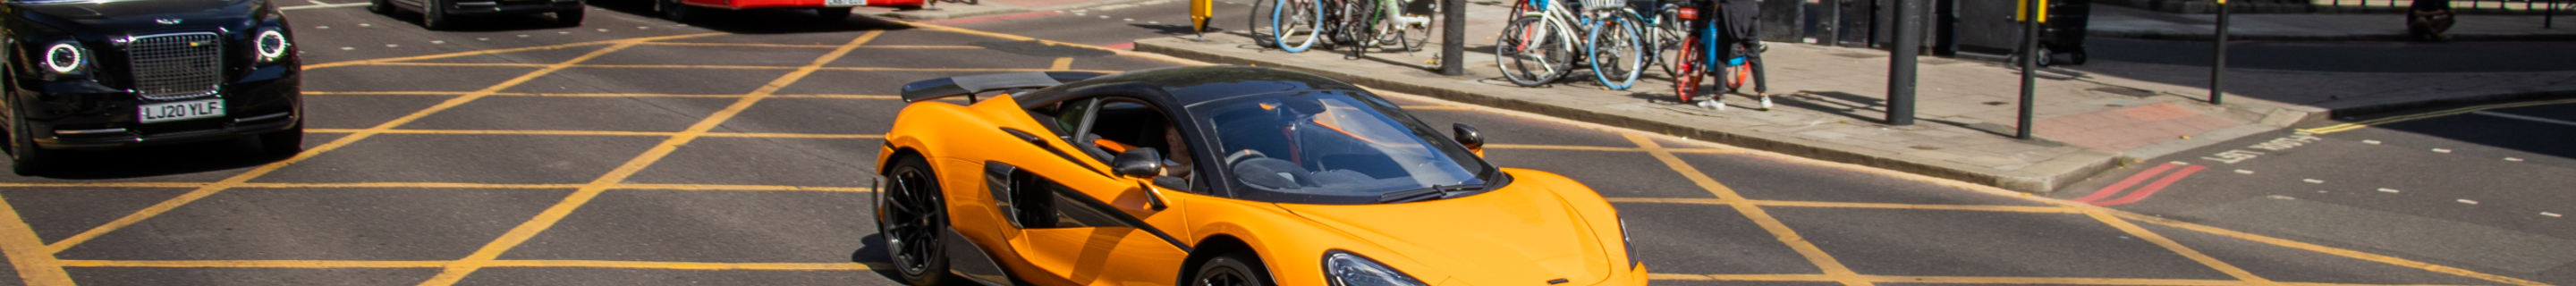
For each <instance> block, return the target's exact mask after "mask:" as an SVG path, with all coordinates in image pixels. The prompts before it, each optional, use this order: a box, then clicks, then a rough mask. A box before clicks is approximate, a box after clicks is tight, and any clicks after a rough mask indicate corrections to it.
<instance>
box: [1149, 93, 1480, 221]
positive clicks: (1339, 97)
mask: <svg viewBox="0 0 2576 286" xmlns="http://www.w3.org/2000/svg"><path fill="white" fill-rule="evenodd" d="M1354 93H1357V92H1353V91H1299V92H1281V93H1271V94H1264V95H1251V96H1241V97H1235V98H1229V99H1223V100H1218V101H1213V102H1206V103H1201V104H1196V105H1193V106H1191V107H1190V109H1191V111H1192V113H1196V114H1208V115H1211V116H1206V117H1203V118H1206V120H1207V121H1208V122H1206V125H1205V126H1212V127H1213V128H1214V129H1215V130H1214V131H1215V132H1213V134H1215V135H1216V138H1215V139H1216V140H1215V141H1216V142H1214V143H1215V146H1216V147H1217V148H1214V149H1212V150H1211V151H1213V152H1211V153H1216V154H1217V156H1219V157H1218V158H1222V159H1221V160H1222V161H1218V162H1222V163H1223V164H1224V165H1220V166H1222V167H1221V168H1224V169H1223V170H1226V171H1229V172H1228V173H1230V174H1232V176H1231V177H1232V179H1231V180H1228V181H1232V182H1229V183H1228V184H1229V185H1233V186H1236V187H1237V188H1236V189H1251V190H1257V191H1256V192H1240V191H1239V192H1237V193H1238V195H1239V196H1247V198H1246V199H1255V200H1264V197H1268V199H1267V200H1269V201H1296V202H1313V203H1368V202H1374V201H1377V199H1378V198H1379V196H1381V195H1385V194H1387V193H1393V192H1400V191H1408V190H1421V189H1442V188H1444V187H1456V186H1482V185H1484V184H1485V182H1486V181H1487V179H1490V178H1487V177H1484V175H1487V174H1488V173H1494V172H1490V169H1492V168H1491V167H1490V166H1487V165H1486V164H1485V163H1484V162H1483V161H1481V160H1478V159H1477V158H1476V157H1475V155H1474V154H1473V153H1469V152H1468V151H1467V150H1466V148H1465V147H1461V146H1459V145H1458V144H1457V143H1455V142H1451V141H1449V140H1446V139H1447V138H1448V136H1444V135H1442V134H1440V133H1439V132H1435V131H1432V129H1430V128H1428V127H1425V126H1423V124H1422V123H1421V122H1419V121H1416V120H1415V119H1414V118H1413V117H1411V116H1403V115H1402V114H1403V113H1401V111H1400V110H1398V109H1396V108H1395V106H1394V105H1392V104H1388V103H1386V102H1385V101H1383V100H1379V99H1377V98H1375V96H1370V95H1366V94H1356V95H1355V94H1354ZM1389 114H1396V116H1389Z"/></svg>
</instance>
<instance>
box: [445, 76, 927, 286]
mask: <svg viewBox="0 0 2576 286" xmlns="http://www.w3.org/2000/svg"><path fill="white" fill-rule="evenodd" d="M884 34H885V31H884V30H877V31H868V33H866V34H861V35H859V37H858V38H857V39H852V40H850V42H849V43H848V44H842V45H841V47H840V48H839V49H834V50H832V52H831V53H828V54H824V55H823V57H821V58H817V59H814V62H813V63H811V64H806V65H805V67H803V68H799V69H797V70H796V71H795V72H790V73H787V75H784V76H780V77H778V79H776V80H771V81H770V82H769V84H767V85H762V86H761V87H760V89H759V90H754V91H752V92H751V94H749V95H747V96H744V97H743V98H742V100H739V101H735V102H734V104H733V105H731V106H726V107H725V109H724V110H718V111H716V113H715V114H714V115H709V116H707V118H706V119H704V120H700V121H698V123H697V124H696V125H691V126H689V129H688V130H687V131H681V132H680V133H679V134H676V135H674V136H671V138H670V139H667V140H663V141H662V144H660V145H655V146H653V149H651V150H646V151H644V154H643V155H637V156H636V157H635V158H634V159H632V160H629V161H627V162H626V164H624V165H620V166H617V169H615V170H610V171H609V172H608V174H607V175H603V176H600V177H599V179H597V180H592V181H591V182H590V184H589V185H587V186H583V187H582V188H581V189H580V190H577V191H574V192H573V193H572V195H571V196H568V197H565V198H564V200H563V201H562V202H559V203H556V204H555V205H554V206H553V207H548V208H546V210H545V211H543V212H539V213H537V217H536V218H533V219H529V220H528V221H527V222H525V223H521V224H519V226H518V227H514V228H511V229H510V232H508V233H505V234H502V235H501V237H500V238H499V239H495V240H493V241H492V242H491V243H490V244H485V245H483V248H482V249H480V250H476V251H474V254H472V255H467V256H466V257H465V259H461V260H458V261H457V262H456V263H455V264H451V265H449V266H447V267H446V270H445V271H441V272H439V273H438V276H435V277H430V278H429V281H422V282H421V283H420V285H423V286H444V285H454V284H456V282H457V281H459V280H464V279H465V276H466V275H471V274H473V273H474V271H475V270H480V269H482V268H483V267H484V265H486V264H490V263H492V262H493V261H494V260H496V259H498V258H500V257H501V253H503V252H507V251H509V250H510V249H511V248H515V247H518V246H519V244H520V243H526V242H527V241H528V239H531V238H535V237H536V235H537V233H540V232H544V231H545V230H546V229H548V228H553V227H554V224H555V223H557V222H561V221H563V218H564V217H566V216H571V215H572V211H573V210H575V209H579V208H581V206H582V205H584V204H588V203H590V200H591V199H593V198H598V197H599V194H600V193H602V192H606V191H608V189H609V187H612V186H615V185H617V184H618V183H619V182H624V181H626V178H627V177H628V176H632V175H634V174H635V173H637V172H642V171H644V168H645V167H647V166H652V165H653V163H654V162H656V161H660V160H661V159H662V158H663V157H664V156H668V155H670V154H671V152H672V151H676V150H678V149H679V148H680V146H681V145H687V144H688V143H689V141H692V140H696V139H697V137H698V136H700V135H702V134H706V133H707V131H708V130H713V129H715V128H716V126H717V125H721V124H723V123H724V122H725V120H730V119H732V118H733V116H734V115H737V114H740V113H742V111H743V110H744V109H750V108H751V105H752V104H754V103H759V102H760V100H761V99H762V98H765V97H768V96H769V94H770V93H774V92H777V91H778V89H780V88H785V87H787V86H788V85H791V84H795V83H796V81H798V80H803V79H804V78H805V76H806V75H811V74H814V71H816V70H819V69H820V68H822V67H823V65H824V64H828V63H831V62H832V61H833V60H838V59H840V58H841V56H843V55H848V54H849V53H850V50H852V49H856V48H858V46H859V45H862V44H866V43H867V42H868V41H870V40H874V39H876V38H877V36H879V35H884Z"/></svg>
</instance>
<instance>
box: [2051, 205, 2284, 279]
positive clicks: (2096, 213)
mask: <svg viewBox="0 0 2576 286" xmlns="http://www.w3.org/2000/svg"><path fill="white" fill-rule="evenodd" d="M2084 215H2085V216H2090V217H2093V220H2099V221H2102V224H2107V225H2111V227H2112V228H2118V229H2120V232H2126V233H2129V236H2135V237H2137V238H2138V239H2142V240H2146V241H2147V242H2149V243H2155V244H2156V246H2162V247H2164V248H2165V250H2168V251H2173V253H2174V254H2179V255H2182V257H2184V258H2190V259H2191V261H2194V262H2200V265H2203V266H2209V268H2210V269H2215V270H2218V272H2219V273H2227V276H2228V277H2236V280H2244V281H2245V283H2246V284H2249V285H2274V284H2273V283H2272V280H2271V279H2263V276H2258V275H2254V272H2247V271H2245V269H2244V268H2237V267H2236V265H2232V264H2228V263H2227V262H2226V261H2219V260H2218V258H2216V257H2209V254H2204V253H2200V251H2199V250H2193V249H2191V247H2189V246H2183V245H2182V243H2180V242H2174V241H2173V239H2169V238H2165V236H2164V235H2161V234H2156V232H2153V231H2147V229H2146V228H2143V227H2138V225H2137V224H2133V223H2129V221H2127V220H2121V219H2120V218H2118V217H2112V216H2111V214H2110V213H2107V212H2103V211H2101V210H2099V209H2096V210H2091V211H2086V212H2084Z"/></svg>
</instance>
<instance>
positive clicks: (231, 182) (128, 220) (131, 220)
mask: <svg viewBox="0 0 2576 286" xmlns="http://www.w3.org/2000/svg"><path fill="white" fill-rule="evenodd" d="M710 35H711V34H710ZM656 38H665V37H656ZM636 41H638V40H628V41H625V42H618V43H617V44H614V45H610V46H608V47H605V48H600V49H599V50H596V51H591V52H590V53H588V54H583V55H581V56H580V57H576V58H573V59H572V60H567V61H565V62H563V63H557V64H555V66H551V67H547V68H545V69H539V70H537V71H533V72H528V73H527V74H523V75H519V77H518V78H513V79H510V80H509V81H503V82H501V83H500V84H496V85H492V86H489V87H485V88H483V90H480V91H475V92H474V93H469V94H466V95H464V96H458V97H456V98H451V99H448V100H447V101H444V102H440V103H439V104H438V105H432V106H430V107H429V108H425V109H421V110H420V111H415V112H412V113H411V114H407V115H403V117H400V118H394V120H390V121H385V123H381V124H377V125H376V126H375V127H372V128H368V129H367V130H364V131H361V132H357V133H354V134H350V135H349V136H343V137H340V138H339V139H335V140H331V142H330V143H323V144H322V145H321V146H315V147H313V148H312V149H307V150H304V152H302V153H297V154H296V155H295V157H291V158H287V159H286V160H281V161H277V162H272V163H268V164H267V165H260V166H259V168H255V169H251V170H250V171H248V172H243V173H241V174H237V175H233V176H232V177H229V178H225V179H224V180H223V181H218V182H215V183H213V184H207V185H205V186H203V187H198V188H197V189H196V190H194V191H189V192H188V193H186V194H180V195H179V196H178V197H173V198H170V199H169V200H164V201H161V203H159V204H154V205H152V206H151V207H146V208H143V210H140V211H136V212H134V213H133V214H129V215H126V216H125V217H122V218H117V219H116V220H114V221H109V222H108V223H107V224H104V225H100V226H98V227H95V228H91V229H90V230H89V231H84V232H81V233H80V234H77V235H72V237H70V238H64V239H63V240H61V241H56V242H54V244H52V245H47V246H46V247H47V248H50V250H49V252H61V251H62V250H64V249H70V248H71V247H73V246H79V245H80V244H81V243H82V242H87V241H89V240H90V239H94V238H98V236H100V235H106V234H107V233H108V232H113V231H116V230H117V229H123V228H125V227H126V226H131V225H134V224H135V223H139V222H142V221H143V219H146V218H151V217H153V216H158V215H161V213H164V212H169V211H170V210H171V209H176V208H179V206H182V205H187V204H188V203H190V202H195V201H197V199H203V198H205V197H206V196H211V195H214V194H215V193H216V192H221V191H223V190H224V189H228V188H232V187H233V186H236V185H240V184H242V183H245V182H249V181H250V179H252V178H257V177H259V176H261V175H266V174H268V173H269V172H275V171H277V169H279V168H285V167H286V165H289V164H294V163H296V162H302V161H304V160H305V159H309V158H313V156H316V155H320V154H322V153H324V152H330V151H331V150H338V149H340V147H343V146H348V145H349V144H351V143H356V142H358V140H365V139H366V138H367V137H371V136H375V134H376V132H378V131H383V130H392V129H393V128H394V127H395V126H402V125H403V124H406V123H411V121H413V120H419V119H420V118H422V117H427V116H429V115H430V114H433V113H438V112H439V111H443V110H447V109H448V108H454V107H456V106H458V105H464V104H465V103H466V102H471V101H474V99H477V98H482V97H484V96H486V95H488V94H491V93H494V92H499V91H501V90H503V89H508V88H510V87H511V86H517V85H518V84H520V83H526V82H528V81H529V80H534V79H536V78H538V77H543V76H545V75H546V74H548V73H553V72H555V71H558V70H563V67H567V66H571V65H573V64H578V63H581V61H587V60H590V59H591V58H597V57H599V56H601V55H607V54H608V53H612V52H617V51H619V50H624V49H626V48H627V47H633V46H635V44H636V43H637V42H636ZM308 68H309V67H308Z"/></svg>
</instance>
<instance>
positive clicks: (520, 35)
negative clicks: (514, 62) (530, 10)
mask: <svg viewBox="0 0 2576 286" xmlns="http://www.w3.org/2000/svg"><path fill="white" fill-rule="evenodd" d="M519 37H520V38H526V37H528V34H519Z"/></svg>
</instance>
